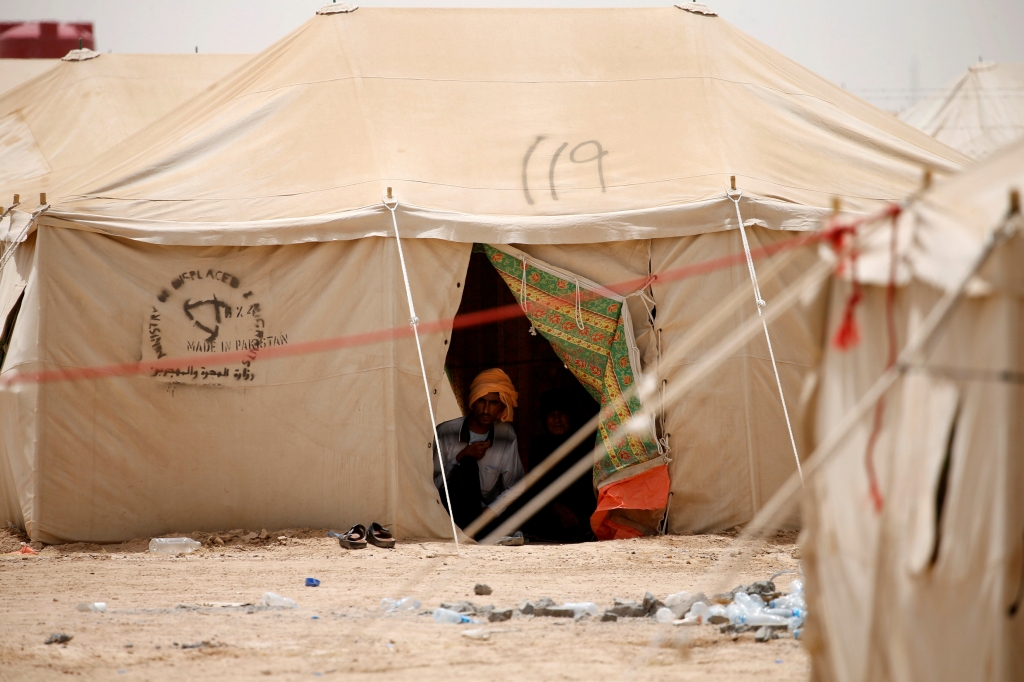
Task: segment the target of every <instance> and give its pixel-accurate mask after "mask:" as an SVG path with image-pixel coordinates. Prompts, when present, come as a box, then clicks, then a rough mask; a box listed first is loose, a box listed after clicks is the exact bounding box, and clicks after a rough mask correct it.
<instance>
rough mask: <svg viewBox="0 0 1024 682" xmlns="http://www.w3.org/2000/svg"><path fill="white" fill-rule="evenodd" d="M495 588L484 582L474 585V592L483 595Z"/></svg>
mask: <svg viewBox="0 0 1024 682" xmlns="http://www.w3.org/2000/svg"><path fill="white" fill-rule="evenodd" d="M493 591H494V590H492V589H491V586H490V585H484V584H483V583H477V584H476V585H473V594H476V595H480V596H482V597H484V596H487V595H488V594H490V593H491V592H493Z"/></svg>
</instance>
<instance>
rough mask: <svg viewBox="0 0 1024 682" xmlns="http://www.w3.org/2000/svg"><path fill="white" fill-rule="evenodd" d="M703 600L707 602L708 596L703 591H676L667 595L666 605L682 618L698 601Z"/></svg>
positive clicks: (677, 616)
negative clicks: (695, 592) (693, 592)
mask: <svg viewBox="0 0 1024 682" xmlns="http://www.w3.org/2000/svg"><path fill="white" fill-rule="evenodd" d="M699 601H702V602H705V603H707V601H708V598H707V597H706V596H704V593H703V592H698V593H697V594H690V593H689V592H676V593H675V594H670V595H668V596H667V597H665V606H666V607H667V608H670V609H672V613H674V614H675V616H676V618H682V617H683V616H685V615H686V614H687V612H688V611H689V610H690V608H691V607H692V606H693V605H694V604H696V603H697V602H699Z"/></svg>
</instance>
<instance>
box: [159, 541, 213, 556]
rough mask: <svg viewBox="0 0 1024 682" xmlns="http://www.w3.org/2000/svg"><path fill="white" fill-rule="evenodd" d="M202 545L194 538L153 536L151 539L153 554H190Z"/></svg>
mask: <svg viewBox="0 0 1024 682" xmlns="http://www.w3.org/2000/svg"><path fill="white" fill-rule="evenodd" d="M202 546H203V544H202V543H201V542H197V541H195V540H193V539H192V538H153V539H152V540H150V541H149V551H150V552H151V553H153V554H188V553H190V552H194V551H196V550H197V549H199V548H200V547H202Z"/></svg>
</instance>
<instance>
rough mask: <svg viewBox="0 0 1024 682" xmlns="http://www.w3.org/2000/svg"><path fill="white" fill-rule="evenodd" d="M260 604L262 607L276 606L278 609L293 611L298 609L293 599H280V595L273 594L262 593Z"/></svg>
mask: <svg viewBox="0 0 1024 682" xmlns="http://www.w3.org/2000/svg"><path fill="white" fill-rule="evenodd" d="M261 603H262V604H263V605H264V606H278V607H282V608H286V609H294V608H298V606H299V605H298V604H296V603H295V600H294V599H289V598H288V597H282V596H281V595H279V594H274V593H273V592H264V593H263V599H262V600H261Z"/></svg>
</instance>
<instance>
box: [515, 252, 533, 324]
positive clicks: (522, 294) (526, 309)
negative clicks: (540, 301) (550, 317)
mask: <svg viewBox="0 0 1024 682" xmlns="http://www.w3.org/2000/svg"><path fill="white" fill-rule="evenodd" d="M519 307H520V308H522V309H523V314H524V315H526V319H527V320H529V319H530V302H529V301H528V300H526V256H525V255H524V256H523V279H522V282H520V283H519ZM530 336H537V330H536V328H534V326H533V322H530Z"/></svg>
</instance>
